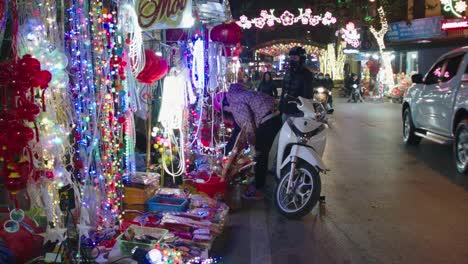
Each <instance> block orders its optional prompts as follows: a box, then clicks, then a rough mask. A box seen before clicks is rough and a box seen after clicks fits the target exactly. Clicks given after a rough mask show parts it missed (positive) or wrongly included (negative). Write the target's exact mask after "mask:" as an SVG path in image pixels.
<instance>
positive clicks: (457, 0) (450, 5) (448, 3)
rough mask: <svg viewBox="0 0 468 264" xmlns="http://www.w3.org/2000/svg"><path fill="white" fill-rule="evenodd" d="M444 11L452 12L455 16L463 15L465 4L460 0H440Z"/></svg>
mask: <svg viewBox="0 0 468 264" xmlns="http://www.w3.org/2000/svg"><path fill="white" fill-rule="evenodd" d="M440 3H441V4H442V5H443V7H444V11H445V12H449V13H452V14H453V15H454V16H456V17H459V18H461V17H463V14H466V8H467V4H466V1H462V0H441V1H440Z"/></svg>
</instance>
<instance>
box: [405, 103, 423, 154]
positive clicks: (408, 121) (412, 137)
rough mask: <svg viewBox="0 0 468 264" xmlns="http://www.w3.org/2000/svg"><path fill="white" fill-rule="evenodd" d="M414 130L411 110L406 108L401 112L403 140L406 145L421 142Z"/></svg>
mask: <svg viewBox="0 0 468 264" xmlns="http://www.w3.org/2000/svg"><path fill="white" fill-rule="evenodd" d="M414 132H415V129H414V124H413V120H412V118H411V111H410V109H409V108H406V109H405V112H404V113H403V142H404V143H405V144H406V145H408V146H415V145H418V144H419V143H420V142H421V137H418V136H416V134H415V133H414Z"/></svg>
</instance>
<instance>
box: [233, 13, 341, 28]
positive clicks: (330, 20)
mask: <svg viewBox="0 0 468 264" xmlns="http://www.w3.org/2000/svg"><path fill="white" fill-rule="evenodd" d="M298 10H299V15H298V16H295V15H294V14H293V13H291V12H289V11H284V12H283V14H282V15H281V16H280V17H277V16H276V15H275V10H274V9H270V11H269V12H268V11H267V10H262V11H261V12H260V16H259V17H256V18H253V19H249V18H248V17H247V16H245V15H242V16H241V17H240V18H239V20H238V21H237V22H236V23H237V25H239V26H240V27H241V28H243V29H250V28H252V25H255V27H257V28H259V29H262V28H263V27H264V26H265V24H266V25H267V26H269V27H272V26H274V25H275V24H276V23H278V24H279V23H281V24H282V25H283V26H292V25H294V24H296V23H301V24H302V25H310V26H317V25H319V24H320V22H321V23H322V24H323V25H324V26H330V25H332V24H335V23H336V17H334V16H333V14H332V13H330V12H326V13H325V14H324V15H323V16H322V15H313V14H312V10H311V9H310V8H307V9H305V10H304V9H302V8H299V9H298Z"/></svg>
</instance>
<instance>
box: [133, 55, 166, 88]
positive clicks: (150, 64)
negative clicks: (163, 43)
mask: <svg viewBox="0 0 468 264" xmlns="http://www.w3.org/2000/svg"><path fill="white" fill-rule="evenodd" d="M145 61H146V63H145V67H144V68H143V70H142V71H141V72H140V74H138V76H137V79H138V81H139V82H141V83H145V84H152V83H154V82H155V81H158V80H160V79H162V78H163V77H164V76H165V75H166V74H167V72H168V71H169V65H168V63H167V61H166V60H165V59H164V58H163V57H161V56H157V55H156V54H155V53H154V51H152V50H145Z"/></svg>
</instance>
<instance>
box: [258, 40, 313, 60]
mask: <svg viewBox="0 0 468 264" xmlns="http://www.w3.org/2000/svg"><path fill="white" fill-rule="evenodd" d="M297 46H301V47H302V48H304V49H305V50H306V52H307V54H309V55H312V54H314V55H315V56H317V55H318V54H320V53H321V52H322V50H321V49H320V48H318V47H316V46H312V45H308V44H301V43H297V42H291V43H277V44H273V45H271V46H268V47H264V48H260V49H258V50H257V52H258V53H259V54H263V55H267V56H272V57H277V56H280V55H282V54H288V52H289V50H291V49H292V48H293V47H297Z"/></svg>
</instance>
